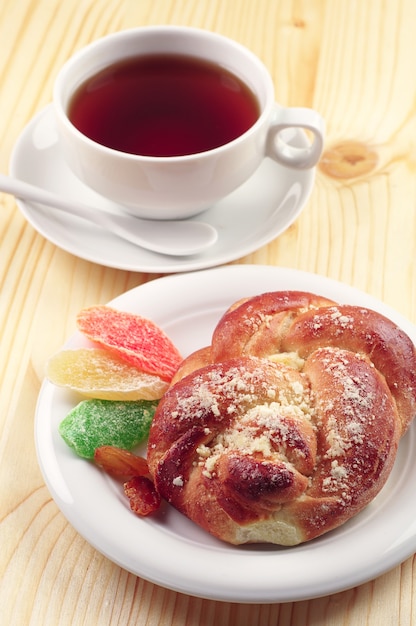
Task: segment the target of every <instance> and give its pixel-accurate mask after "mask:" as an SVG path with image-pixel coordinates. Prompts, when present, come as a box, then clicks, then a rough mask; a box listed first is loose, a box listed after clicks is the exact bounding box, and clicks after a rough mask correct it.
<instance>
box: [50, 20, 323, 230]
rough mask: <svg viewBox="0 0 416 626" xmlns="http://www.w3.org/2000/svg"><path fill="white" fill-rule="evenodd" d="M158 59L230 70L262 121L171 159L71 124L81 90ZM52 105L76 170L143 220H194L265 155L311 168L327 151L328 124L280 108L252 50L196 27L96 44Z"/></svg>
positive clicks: (64, 77) (62, 81)
mask: <svg viewBox="0 0 416 626" xmlns="http://www.w3.org/2000/svg"><path fill="white" fill-rule="evenodd" d="M159 53H163V54H166V53H167V54H169V53H170V54H175V55H177V54H180V55H190V56H193V57H199V58H202V59H205V60H208V61H210V62H213V63H217V64H219V65H222V66H224V67H225V68H226V69H227V70H228V71H230V72H231V73H233V74H234V75H236V76H237V77H238V78H239V79H240V80H242V81H243V82H244V83H246V85H247V86H248V87H249V88H250V89H251V90H252V91H253V92H254V94H255V96H256V98H257V100H258V103H259V109H260V115H259V117H258V119H257V121H256V122H255V123H254V124H253V125H252V126H251V128H249V129H248V130H247V131H246V132H244V133H243V134H242V135H240V136H239V137H237V138H236V139H234V140H232V141H230V142H229V143H226V144H224V145H221V146H220V147H217V148H213V149H211V150H207V151H205V152H199V153H196V154H187V155H184V156H171V157H154V156H141V155H136V154H130V153H127V152H121V151H119V150H115V149H113V148H108V147H106V146H104V145H101V144H99V143H97V142H95V141H93V140H91V139H89V138H88V137H87V136H86V135H84V134H83V133H81V132H80V131H79V130H77V128H76V127H75V126H74V125H73V124H72V123H71V121H70V120H69V118H68V108H69V104H70V102H71V99H72V97H73V95H74V92H76V90H77V89H78V88H79V86H80V85H81V84H82V83H84V82H85V81H86V80H88V79H89V78H91V77H92V76H94V75H95V74H97V73H98V72H100V71H101V70H103V69H104V68H106V67H108V66H109V65H112V64H114V63H117V62H120V61H123V60H124V59H128V58H131V57H135V56H139V55H151V54H159ZM53 102H54V110H55V115H56V122H57V129H58V134H59V138H60V144H61V147H62V152H63V155H64V157H65V159H66V161H67V163H68V165H69V167H70V169H71V170H72V171H73V172H74V174H75V175H76V176H77V177H78V178H79V179H80V180H81V181H83V182H84V183H85V184H86V185H88V186H89V187H91V188H92V189H94V190H95V191H96V192H98V193H99V194H101V195H103V196H105V197H106V198H108V199H110V200H112V201H114V202H116V203H118V204H120V205H122V206H123V207H125V208H126V209H127V211H128V212H129V213H132V214H134V215H137V216H138V217H142V218H150V219H183V218H187V217H190V216H193V215H196V214H198V213H200V212H202V211H203V210H205V209H207V208H208V207H209V206H211V205H212V204H214V203H215V202H217V201H218V200H220V199H221V198H223V197H225V196H226V195H228V194H230V193H231V192H232V191H234V190H235V189H236V188H237V187H239V186H240V185H241V184H242V183H244V182H245V181H246V180H247V179H248V178H249V177H250V176H251V175H252V174H253V173H254V172H255V170H256V169H257V168H258V166H259V165H260V164H261V162H262V161H263V159H264V158H265V157H266V156H267V157H271V158H272V159H275V160H276V161H277V162H279V163H281V164H282V165H284V166H287V167H289V168H292V169H306V168H312V167H314V165H316V163H317V162H318V160H319V157H320V155H321V152H322V147H323V140H324V122H323V120H322V118H321V116H320V115H319V114H318V113H317V112H316V111H314V110H312V109H308V108H285V107H282V106H280V105H278V104H276V102H275V96H274V86H273V82H272V79H271V76H270V74H269V72H268V71H267V69H266V67H265V66H264V64H263V63H262V62H261V61H260V60H259V59H258V58H257V57H256V56H255V55H254V54H253V53H252V52H251V51H250V50H248V49H247V48H245V47H244V46H241V45H240V44H238V43H237V42H235V41H233V40H231V39H228V38H226V37H223V36H221V35H219V34H216V33H213V32H210V31H205V30H200V29H195V28H188V27H181V26H148V27H147V26H146V27H142V28H134V29H128V30H124V31H120V32H117V33H115V34H111V35H108V36H106V37H103V38H101V39H98V40H97V41H95V42H93V43H92V44H90V45H88V46H86V47H85V48H83V49H81V50H80V51H78V52H77V53H76V54H74V56H72V57H71V58H70V59H69V60H68V61H67V62H66V63H65V64H64V66H63V67H62V68H61V70H60V72H59V74H58V76H57V78H56V81H55V85H54V92H53ZM287 128H302V129H307V130H308V131H311V133H312V140H311V141H309V140H306V134H305V142H304V143H303V146H302V147H299V145H296V146H294V145H291V144H290V143H287V142H286V141H285V133H284V132H283V133H282V131H284V130H285V129H287ZM286 134H287V133H286ZM289 134H290V133H289ZM284 170H285V168H282V175H284Z"/></svg>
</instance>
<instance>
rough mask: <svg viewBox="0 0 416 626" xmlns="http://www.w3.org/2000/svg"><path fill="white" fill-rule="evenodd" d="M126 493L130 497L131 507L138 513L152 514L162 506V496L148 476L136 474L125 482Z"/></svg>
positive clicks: (142, 514) (143, 514)
mask: <svg viewBox="0 0 416 626" xmlns="http://www.w3.org/2000/svg"><path fill="white" fill-rule="evenodd" d="M124 493H125V494H126V496H127V497H128V498H129V500H130V508H131V510H132V511H133V512H134V513H136V515H141V516H146V515H150V513H154V512H155V511H157V509H158V508H159V507H160V503H161V497H160V495H159V494H158V492H157V491H156V488H155V486H154V484H153V483H152V481H151V480H150V479H149V478H147V477H146V476H134V477H133V478H132V479H131V480H129V481H128V482H126V483H124Z"/></svg>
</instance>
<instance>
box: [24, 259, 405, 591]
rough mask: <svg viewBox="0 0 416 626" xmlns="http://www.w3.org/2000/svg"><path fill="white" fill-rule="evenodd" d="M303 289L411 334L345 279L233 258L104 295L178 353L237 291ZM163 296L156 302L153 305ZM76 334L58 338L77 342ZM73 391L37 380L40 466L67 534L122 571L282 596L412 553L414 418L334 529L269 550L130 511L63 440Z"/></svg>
mask: <svg viewBox="0 0 416 626" xmlns="http://www.w3.org/2000/svg"><path fill="white" fill-rule="evenodd" d="M279 289H301V290H307V291H312V292H315V293H319V294H322V295H325V296H328V297H330V298H332V299H334V300H336V301H338V302H346V303H351V304H358V305H362V306H367V307H370V308H373V309H375V310H378V311H380V312H381V313H383V314H385V315H387V316H389V317H390V318H391V319H392V320H394V321H395V322H396V323H397V324H399V325H400V326H401V327H402V328H403V329H404V330H405V331H406V332H407V333H408V334H409V335H410V336H411V337H412V339H413V340H414V341H416V328H415V327H414V326H413V325H412V324H410V323H409V322H407V321H406V320H405V319H404V318H402V317H401V316H400V315H399V314H397V313H396V312H394V311H393V310H391V309H389V308H388V307H386V306H385V305H383V304H382V303H381V302H379V301H377V300H375V299H374V298H372V297H370V296H369V295H366V294H365V293H362V292H360V291H357V290H356V289H353V288H351V287H349V286H347V285H344V284H341V283H338V282H335V281H332V280H329V279H326V278H323V277H320V276H317V275H313V274H307V273H303V272H299V271H295V270H287V269H280V268H275V267H263V266H250V265H234V266H228V267H224V268H217V269H212V270H206V271H203V272H196V273H190V274H179V275H176V276H168V277H164V278H162V279H159V280H154V281H152V282H149V283H147V284H144V285H142V286H140V287H138V288H136V289H133V290H131V291H129V292H127V293H125V294H124V295H122V296H120V297H118V298H116V299H115V300H113V301H112V303H111V305H112V306H115V307H117V308H120V309H123V310H127V311H132V312H136V313H140V314H141V315H144V316H146V317H149V318H152V319H153V320H155V321H156V322H157V323H158V324H159V325H160V326H161V327H162V328H164V329H165V331H166V332H167V333H168V334H169V336H170V337H171V338H172V339H173V341H174V342H175V343H176V345H177V346H178V347H179V349H180V350H181V351H182V353H183V354H184V355H186V354H188V353H189V352H190V351H191V350H194V349H196V348H197V347H200V346H202V345H206V344H207V343H208V342H209V341H210V337H211V332H212V330H213V328H214V326H215V324H216V323H217V321H218V319H219V317H220V316H221V314H222V313H223V312H224V309H225V308H226V307H227V306H228V305H229V304H231V303H232V302H233V301H235V300H237V299H238V298H240V297H243V296H249V295H254V294H257V293H261V292H263V291H269V290H279ZM161 300H162V301H163V307H161V306H160V301H161ZM84 341H85V340H82V338H81V336H80V335H79V334H75V335H74V336H73V337H72V338H71V339H70V340H69V342H68V344H67V345H70V346H79V345H82V343H83V342H84ZM78 400H79V397H77V396H75V395H73V394H71V393H68V392H66V391H63V390H62V389H58V388H56V387H54V386H53V385H51V384H50V383H48V382H44V384H43V386H42V390H41V393H40V396H39V401H38V406H37V411H36V423H35V436H36V446H37V453H38V458H39V463H40V466H41V469H42V472H43V475H44V478H45V481H46V483H47V485H48V487H49V490H50V492H51V494H52V496H53V498H54V499H55V501H56V503H57V504H58V506H59V507H60V509H61V510H62V512H63V514H64V515H65V516H66V518H67V519H68V520H69V522H70V523H71V524H72V525H73V526H74V527H75V528H76V529H77V531H78V532H79V533H80V534H81V535H82V536H83V537H84V538H85V539H86V540H87V541H88V542H89V543H90V544H92V545H93V546H95V547H96V548H97V549H98V550H99V551H100V552H101V553H103V554H104V555H106V556H107V557H108V558H109V559H111V560H112V561H114V562H115V563H118V564H119V565H121V566H122V567H123V568H125V569H126V570H128V571H130V572H133V573H134V574H136V575H138V576H141V577H143V578H145V579H148V580H150V581H152V582H154V583H157V584H159V585H162V586H165V587H168V588H171V589H174V590H177V591H180V592H183V593H188V594H191V595H196V596H200V597H205V598H211V599H217V600H225V601H230V602H245V603H266V602H289V601H295V600H302V599H308V598H313V597H317V596H322V595H328V594H331V593H335V592H338V591H341V590H344V589H347V588H350V587H353V586H355V585H359V584H361V583H364V582H366V581H368V580H371V579H373V578H375V577H377V576H379V575H381V574H382V573H384V572H386V571H387V570H389V569H390V568H393V567H394V566H396V565H397V564H399V563H400V562H402V561H403V560H405V559H406V558H407V557H409V556H410V555H411V554H413V553H414V552H415V550H416V498H415V497H414V484H415V482H416V464H415V463H414V459H415V456H416V428H415V426H416V425H413V426H412V427H411V428H410V429H409V432H408V433H407V434H406V436H405V437H404V438H403V440H402V441H401V444H400V449H399V454H398V457H397V461H396V464H395V466H394V468H393V471H392V474H391V476H390V478H389V480H388V482H387V484H386V485H385V486H384V488H383V489H382V491H381V492H380V494H379V495H378V496H377V498H376V499H375V500H374V501H373V502H372V503H371V504H370V505H369V506H368V507H367V508H366V509H365V510H364V511H363V512H361V513H360V514H359V515H357V516H356V517H355V518H353V519H352V520H350V521H349V522H347V523H346V524H345V525H343V526H342V527H340V528H339V529H337V530H335V531H333V532H331V533H328V534H326V535H324V536H322V537H320V538H319V539H316V540H314V541H312V542H309V543H306V544H303V545H300V546H297V547H292V548H279V547H273V546H265V545H252V546H245V547H244V546H242V547H233V546H228V545H226V544H223V543H221V542H219V541H217V540H216V539H214V538H213V537H211V536H210V535H209V534H207V533H205V532H204V531H202V530H201V529H199V528H198V527H197V526H195V525H194V524H193V523H192V522H190V521H189V520H187V519H186V518H184V517H183V516H182V515H180V514H179V513H178V512H176V511H175V510H174V509H172V508H171V507H169V506H167V505H166V506H165V507H163V509H162V510H161V511H160V512H159V513H158V514H157V515H156V516H155V517H152V518H144V519H140V518H138V517H136V516H135V515H134V514H133V513H131V512H130V510H129V505H128V502H127V501H126V499H125V498H124V495H123V494H122V492H121V489H120V488H119V486H118V485H117V484H116V483H115V482H114V481H112V480H111V479H110V478H108V477H107V476H106V475H105V474H104V473H102V472H101V471H100V470H98V469H97V468H96V467H94V466H93V465H92V464H90V463H88V462H87V461H85V460H82V459H80V458H78V457H76V456H75V455H74V454H73V453H72V452H71V450H70V449H69V448H68V447H67V446H66V445H65V444H64V442H63V441H62V439H61V438H60V436H59V433H58V425H59V423H60V421H61V420H62V419H63V417H64V416H65V415H66V413H67V412H68V411H69V409H70V408H72V406H74V404H75V403H76V402H77V401H78Z"/></svg>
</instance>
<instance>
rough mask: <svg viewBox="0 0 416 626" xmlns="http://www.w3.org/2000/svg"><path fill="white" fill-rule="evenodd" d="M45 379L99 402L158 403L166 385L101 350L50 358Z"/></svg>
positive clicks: (70, 353) (155, 377)
mask: <svg viewBox="0 0 416 626" xmlns="http://www.w3.org/2000/svg"><path fill="white" fill-rule="evenodd" d="M46 376H47V378H48V379H49V380H50V381H51V382H52V383H53V384H55V385H59V386H60V387H66V388H68V389H72V390H73V391H76V392H78V393H80V394H82V395H84V396H87V397H89V398H98V399H100V400H158V399H160V398H161V397H162V396H163V394H164V393H165V391H166V389H167V387H168V386H169V385H168V383H167V382H166V381H164V380H162V379H161V378H160V376H155V375H153V374H147V373H145V372H141V371H140V370H138V369H137V367H134V366H132V365H129V364H128V363H127V362H126V361H123V360H122V359H120V358H118V357H117V356H115V355H114V354H111V353H110V352H109V351H108V350H104V349H102V348H78V349H75V350H61V351H60V352H58V353H57V354H55V355H54V356H53V357H51V358H50V359H49V361H48V363H47V366H46Z"/></svg>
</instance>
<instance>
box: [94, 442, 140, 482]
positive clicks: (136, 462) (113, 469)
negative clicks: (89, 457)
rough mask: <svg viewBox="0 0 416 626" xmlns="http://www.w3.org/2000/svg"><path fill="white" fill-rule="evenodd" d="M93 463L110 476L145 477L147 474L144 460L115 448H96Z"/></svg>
mask: <svg viewBox="0 0 416 626" xmlns="http://www.w3.org/2000/svg"><path fill="white" fill-rule="evenodd" d="M94 461H95V462H96V463H97V465H99V466H100V467H101V468H102V469H103V470H104V471H105V472H107V473H108V474H111V475H112V476H117V477H122V476H123V477H127V476H145V475H146V474H148V473H149V468H148V465H147V461H146V459H144V458H143V457H142V456H137V455H136V454H133V453H132V452H129V451H128V450H124V449H123V448H116V447H115V446H100V447H99V448H96V450H95V452H94Z"/></svg>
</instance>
